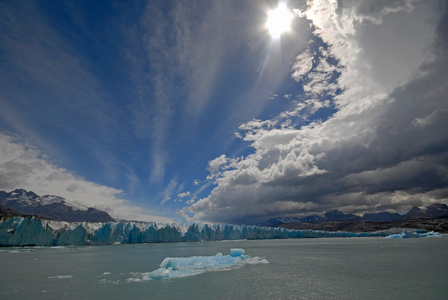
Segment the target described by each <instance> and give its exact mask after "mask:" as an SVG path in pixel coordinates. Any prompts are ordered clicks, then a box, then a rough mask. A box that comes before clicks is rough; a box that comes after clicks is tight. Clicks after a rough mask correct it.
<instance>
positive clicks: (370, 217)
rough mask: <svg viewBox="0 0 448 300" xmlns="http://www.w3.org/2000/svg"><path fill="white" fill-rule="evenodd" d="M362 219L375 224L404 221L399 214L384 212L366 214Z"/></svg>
mask: <svg viewBox="0 0 448 300" xmlns="http://www.w3.org/2000/svg"><path fill="white" fill-rule="evenodd" d="M362 219H363V220H366V221H373V222H390V221H400V220H403V216H402V215H400V214H399V213H390V212H387V211H383V212H379V213H365V214H364V216H363V217H362Z"/></svg>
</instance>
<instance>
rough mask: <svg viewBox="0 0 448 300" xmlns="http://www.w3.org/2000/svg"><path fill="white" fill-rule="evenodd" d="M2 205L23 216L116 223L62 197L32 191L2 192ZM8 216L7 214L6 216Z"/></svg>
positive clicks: (95, 210) (100, 213)
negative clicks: (37, 193) (42, 194)
mask: <svg viewBox="0 0 448 300" xmlns="http://www.w3.org/2000/svg"><path fill="white" fill-rule="evenodd" d="M0 205H2V206H3V207H5V208H7V209H10V210H15V211H16V212H20V213H21V214H23V215H36V216H40V217H43V218H49V219H53V220H57V221H67V222H110V221H115V220H114V219H113V218H112V217H111V216H110V215H109V214H108V213H106V212H104V211H101V210H98V209H95V208H91V207H90V208H87V207H83V206H81V205H77V204H74V203H71V202H69V201H67V200H65V199H64V198H62V197H58V196H53V195H45V196H42V197H41V196H38V195H36V194H35V193H33V192H31V191H26V190H24V189H16V190H14V191H12V192H10V193H8V192H5V191H0ZM5 215H6V214H5Z"/></svg>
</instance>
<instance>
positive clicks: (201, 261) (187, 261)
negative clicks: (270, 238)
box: [143, 249, 269, 280]
mask: <svg viewBox="0 0 448 300" xmlns="http://www.w3.org/2000/svg"><path fill="white" fill-rule="evenodd" d="M230 253H231V255H222V253H221V252H219V253H217V254H216V255H215V256H192V257H166V258H165V259H164V260H163V261H162V262H161V263H160V268H159V269H157V270H154V271H152V272H150V273H147V274H146V275H144V276H143V279H145V280H150V279H163V278H176V277H185V276H191V275H197V274H201V273H204V272H206V271H216V270H226V269H231V268H235V267H239V266H242V265H245V264H258V263H269V262H268V261H267V260H266V259H263V258H259V257H254V258H251V257H250V256H249V255H245V254H244V249H231V250H230Z"/></svg>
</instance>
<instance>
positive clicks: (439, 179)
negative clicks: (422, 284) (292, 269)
mask: <svg viewBox="0 0 448 300" xmlns="http://www.w3.org/2000/svg"><path fill="white" fill-rule="evenodd" d="M277 4H278V3H277V2H276V1H147V2H146V1H139V2H138V3H123V2H122V1H93V2H92V1H63V2H54V1H13V2H2V3H0V8H1V9H0V11H1V13H0V14H1V15H2V17H1V18H0V20H1V21H0V64H1V70H0V105H1V111H0V137H1V139H0V143H1V144H0V145H1V147H2V149H1V150H2V155H1V157H2V159H1V161H0V189H4V190H8V191H9V190H12V189H14V188H18V187H21V188H25V189H29V190H33V191H34V192H36V193H38V194H42V195H43V194H56V195H60V196H63V197H65V198H67V199H69V200H70V201H74V202H78V203H81V204H84V205H90V206H95V207H98V208H100V209H104V210H106V211H108V212H110V213H111V214H113V215H115V216H120V217H123V218H127V219H141V220H160V221H166V220H168V219H171V220H177V219H181V220H188V221H203V222H231V223H232V222H233V223H254V222H258V221H262V220H264V219H266V218H269V217H272V216H280V215H281V216H300V215H308V214H313V213H317V214H321V213H324V212H326V211H329V210H332V209H341V210H342V211H344V212H352V213H358V214H362V213H363V212H374V211H381V210H391V211H392V210H394V211H395V210H396V211H404V210H406V209H409V208H410V207H412V205H426V204H428V203H432V202H447V191H448V190H447V175H446V174H447V173H446V171H447V168H446V161H447V160H446V146H443V145H446V140H447V134H446V133H444V132H443V131H442V130H440V128H443V124H444V123H446V121H444V119H446V118H444V117H443V116H446V112H447V103H446V102H447V101H446V100H444V97H443V96H442V95H444V93H445V92H446V71H445V70H443V69H441V68H440V67H438V66H439V65H440V64H441V62H443V61H444V59H446V58H445V56H444V54H446V53H445V52H444V51H446V48H444V45H445V44H444V43H445V41H444V40H443V35H442V34H440V33H441V32H444V31H443V30H446V28H445V27H444V26H443V25H444V24H445V23H444V20H445V9H446V5H445V4H444V3H443V1H442V2H438V1H425V2H424V3H420V2H418V1H397V2H394V3H390V2H388V1H363V2H362V3H358V2H356V1H340V2H333V1H323V0H322V1H317V0H316V1H313V2H309V5H308V6H307V5H306V1H289V2H287V7H288V9H290V11H291V12H294V19H293V21H292V24H291V27H292V30H291V31H290V32H288V33H285V34H283V35H282V36H281V37H280V38H278V39H273V38H272V37H271V36H270V35H269V32H268V30H267V29H266V28H265V23H266V20H267V14H268V11H269V10H270V9H273V8H275V7H276V6H277ZM432 76H433V77H432ZM437 80H438V81H437ZM435 82H439V84H438V85H437V86H438V88H437V89H434V83H435ZM410 97H413V98H412V99H413V100H410V99H411V98H410ZM444 143H445V144H444ZM434 166H437V168H434ZM424 178H431V180H429V179H428V180H425V179H424Z"/></svg>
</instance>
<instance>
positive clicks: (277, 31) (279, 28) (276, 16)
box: [266, 3, 293, 38]
mask: <svg viewBox="0 0 448 300" xmlns="http://www.w3.org/2000/svg"><path fill="white" fill-rule="evenodd" d="M292 18H293V15H292V13H291V12H290V11H289V10H288V9H287V8H286V4H284V3H281V4H279V5H278V7H277V9H275V10H271V11H269V12H268V21H267V23H266V28H267V29H268V30H269V34H270V35H271V36H272V37H273V38H278V37H280V36H281V35H282V33H284V32H288V31H289V30H290V29H291V27H290V26H291V21H292Z"/></svg>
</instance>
